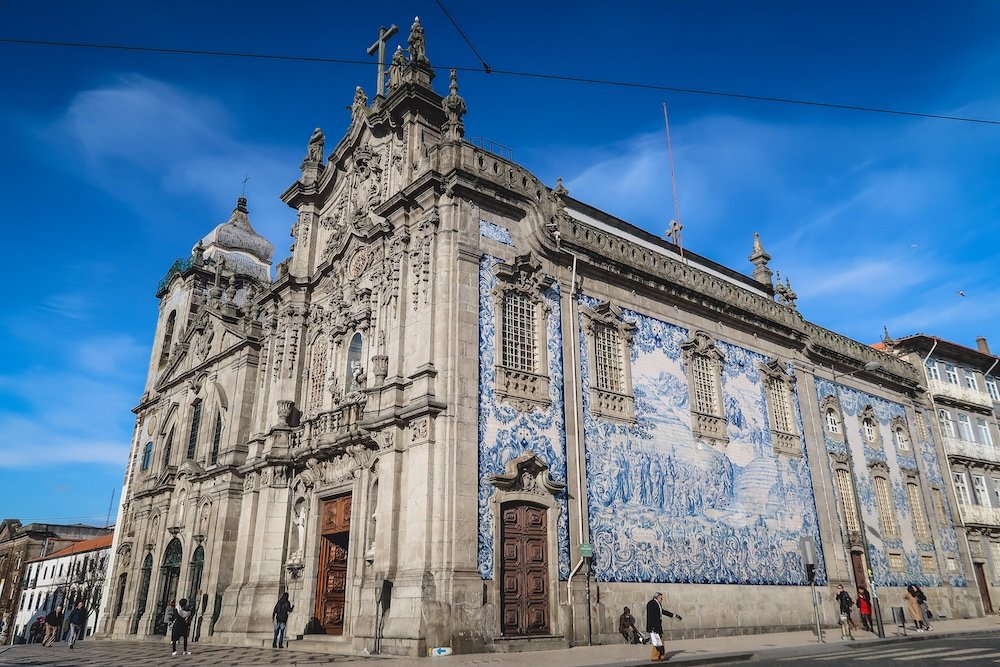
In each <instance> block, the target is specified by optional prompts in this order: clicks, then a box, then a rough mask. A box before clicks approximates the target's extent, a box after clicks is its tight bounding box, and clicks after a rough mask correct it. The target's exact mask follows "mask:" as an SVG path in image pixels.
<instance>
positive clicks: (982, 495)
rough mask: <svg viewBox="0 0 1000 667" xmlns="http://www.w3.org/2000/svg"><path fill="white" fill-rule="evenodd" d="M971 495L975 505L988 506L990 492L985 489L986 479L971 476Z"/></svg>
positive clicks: (980, 476)
mask: <svg viewBox="0 0 1000 667" xmlns="http://www.w3.org/2000/svg"><path fill="white" fill-rule="evenodd" d="M972 495H973V496H974V497H975V499H976V504H977V505H983V506H984V507H989V506H990V492H989V491H988V490H987V489H986V478H985V477H983V476H982V475H973V476H972Z"/></svg>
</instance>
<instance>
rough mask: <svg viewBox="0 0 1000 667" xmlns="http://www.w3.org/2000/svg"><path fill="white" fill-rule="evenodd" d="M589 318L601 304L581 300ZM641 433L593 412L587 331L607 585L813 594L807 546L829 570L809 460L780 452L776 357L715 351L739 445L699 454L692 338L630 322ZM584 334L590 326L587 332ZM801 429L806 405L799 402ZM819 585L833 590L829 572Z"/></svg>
mask: <svg viewBox="0 0 1000 667" xmlns="http://www.w3.org/2000/svg"><path fill="white" fill-rule="evenodd" d="M581 302H582V303H583V304H585V305H589V306H591V307H593V306H596V305H597V304H598V302H597V300H595V299H593V298H590V297H587V296H582V297H581ZM623 319H625V320H626V321H629V322H631V323H633V324H634V325H635V326H636V330H635V332H634V337H633V342H632V347H631V353H630V356H631V364H632V384H633V395H634V399H635V417H636V419H635V423H624V422H616V421H611V420H607V419H604V418H601V417H597V416H595V415H594V414H593V413H592V411H591V409H590V370H589V369H590V364H591V360H590V359H589V346H588V344H587V340H586V337H585V334H584V332H583V329H582V327H581V338H580V340H581V345H580V352H581V359H582V363H581V366H582V380H583V382H582V384H583V396H584V399H583V403H584V418H585V437H586V454H587V458H586V462H587V484H588V495H587V502H588V508H589V513H590V530H591V540H592V542H593V544H594V573H595V576H596V578H597V579H598V580H599V581H616V582H670V583H704V584H784V585H788V584H806V583H807V581H806V578H805V572H804V568H803V565H802V560H801V556H800V555H799V539H800V537H803V536H809V537H812V539H813V540H814V541H815V543H816V545H817V552H819V554H820V558H821V559H822V548H821V545H820V536H819V530H818V527H817V523H816V503H815V500H814V498H813V490H812V480H811V476H810V474H809V469H808V463H807V459H806V457H805V451H804V443H800V444H802V445H803V452H802V453H803V456H801V457H796V456H788V455H784V454H777V453H775V450H774V448H773V446H772V442H771V432H770V430H769V429H770V427H769V424H768V413H767V409H766V405H765V394H764V391H765V390H764V383H763V381H762V378H761V373H760V371H759V370H758V367H757V364H758V363H766V362H767V361H768V359H767V357H765V356H764V355H762V354H758V353H756V352H753V351H750V350H746V349H743V348H741V347H738V346H735V345H732V344H729V343H726V342H724V341H717V347H718V349H719V350H720V351H721V352H722V353H723V355H724V357H725V359H724V366H723V380H722V393H723V404H724V407H725V414H726V419H727V422H728V427H727V431H728V437H729V444H728V445H725V446H722V445H709V444H705V443H701V442H696V441H695V438H694V436H693V433H692V429H691V413H690V406H689V396H688V380H687V375H686V371H685V368H684V362H683V360H682V359H681V349H680V345H681V343H683V342H684V341H685V340H687V339H688V337H689V334H690V332H689V331H688V330H687V329H684V328H682V327H679V326H675V325H673V324H670V323H667V322H663V321H660V320H657V319H654V318H651V317H647V316H644V315H641V314H639V313H636V312H633V311H628V310H625V311H623ZM581 324H582V323H581ZM793 402H794V409H795V412H796V421H797V422H798V424H799V433H802V428H801V412H800V410H799V404H798V397H797V395H795V392H793ZM817 571H818V575H817V582H818V583H825V581H826V574H825V567H824V564H823V563H822V560H821V562H820V563H819V566H818V568H817Z"/></svg>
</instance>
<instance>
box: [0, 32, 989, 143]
mask: <svg viewBox="0 0 1000 667" xmlns="http://www.w3.org/2000/svg"><path fill="white" fill-rule="evenodd" d="M0 44H24V45H31V46H61V47H70V48H82V49H105V50H112V51H136V52H142V53H166V54H171V55H190V56H216V57H225V58H250V59H257V60H283V61H291V62H311V63H325V64H334V65H366V66H370V65H371V64H372V63H371V62H370V61H368V60H355V59H351V58H327V57H322V56H295V55H287V54H272V53H250V52H241V51H209V50H203V49H173V48H165V47H152V46H129V45H124V44H92V43H84V42H56V41H48V40H37V39H13V38H7V37H0ZM470 46H471V44H470ZM473 50H475V49H473ZM477 55H478V54H477ZM483 64H484V65H485V63H483ZM435 69H438V70H446V71H447V70H449V69H454V70H458V71H459V72H480V73H482V72H483V70H482V69H480V68H479V67H463V66H457V67H451V66H437V67H435ZM489 73H490V74H499V75H506V76H514V77H524V78H531V79H544V80H549V81H568V82H572V83H585V84H591V85H601V86H615V87H619V88H637V89H641V90H657V91H664V92H669V93H680V94H687V95H705V96H710V97H725V98H731V99H739V100H749V101H754V102H771V103H776V104H792V105H798V106H807V107H817V108H823V109H839V110H843V111H861V112H865V113H878V114H889V115H893V116H905V117H910V118H929V119H934V120H950V121H956V122H961V123H978V124H982V125H1000V120H998V119H993V118H974V117H969V116H955V115H950V114H937V113H924V112H919V111H903V110H901V109H887V108H884V107H874V106H864V105H857V104H838V103H835V102H819V101H816V100H802V99H796V98H792V97H774V96H770V95H751V94H748V93H734V92H727V91H719V90H706V89H701V88H682V87H678V86H664V85H660V84H655V83H641V82H635V81H615V80H613V79H596V78H591V77H583V76H573V75H569V74H548V73H545V72H527V71H521V70H503V69H489Z"/></svg>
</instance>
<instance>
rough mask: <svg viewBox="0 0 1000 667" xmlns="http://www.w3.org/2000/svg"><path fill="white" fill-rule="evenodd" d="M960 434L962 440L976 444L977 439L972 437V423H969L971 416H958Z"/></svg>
mask: <svg viewBox="0 0 1000 667" xmlns="http://www.w3.org/2000/svg"><path fill="white" fill-rule="evenodd" d="M958 432H959V436H960V437H961V438H962V440H965V441H967V442H975V441H976V438H975V436H973V435H972V422H970V421H969V415H961V414H960V415H959V416H958Z"/></svg>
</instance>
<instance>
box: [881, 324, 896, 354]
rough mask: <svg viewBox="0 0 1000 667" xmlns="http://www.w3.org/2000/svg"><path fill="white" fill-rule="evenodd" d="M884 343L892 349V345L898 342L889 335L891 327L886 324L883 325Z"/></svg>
mask: <svg viewBox="0 0 1000 667" xmlns="http://www.w3.org/2000/svg"><path fill="white" fill-rule="evenodd" d="M882 342H883V343H884V344H885V346H886V347H887V348H888V347H892V345H893V344H894V343H895V342H896V341H894V340H893V339H892V336H890V335H889V327H888V326H887V325H885V324H883V325H882Z"/></svg>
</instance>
